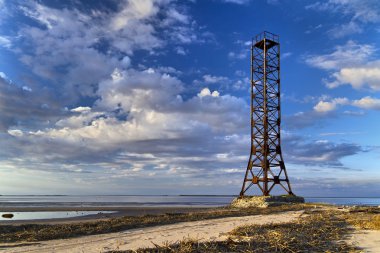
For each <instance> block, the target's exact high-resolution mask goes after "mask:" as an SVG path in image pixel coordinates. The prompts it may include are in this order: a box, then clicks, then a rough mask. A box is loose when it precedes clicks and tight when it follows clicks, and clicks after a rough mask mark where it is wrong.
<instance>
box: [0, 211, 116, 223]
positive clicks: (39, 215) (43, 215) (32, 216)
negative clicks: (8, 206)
mask: <svg viewBox="0 0 380 253" xmlns="http://www.w3.org/2000/svg"><path fill="white" fill-rule="evenodd" d="M9 213H11V214H13V218H4V217H3V214H9ZM109 213H115V212H113V211H66V212H62V211H59V212H0V221H11V220H42V219H43V220H45V219H62V218H73V217H81V216H86V215H94V214H109Z"/></svg>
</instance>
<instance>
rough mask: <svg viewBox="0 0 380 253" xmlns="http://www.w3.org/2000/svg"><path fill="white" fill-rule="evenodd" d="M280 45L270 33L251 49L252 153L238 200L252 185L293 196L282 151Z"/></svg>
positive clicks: (266, 33)
mask: <svg viewBox="0 0 380 253" xmlns="http://www.w3.org/2000/svg"><path fill="white" fill-rule="evenodd" d="M280 99H281V94H280V42H279V36H278V35H275V34H273V33H269V32H263V33H260V34H258V35H257V36H256V37H254V38H253V39H252V46H251V154H250V156H249V161H248V165H247V171H246V173H245V177H244V181H243V186H242V189H241V192H240V197H243V196H244V195H245V194H246V192H247V190H248V189H250V188H251V187H252V186H254V185H255V187H258V188H259V189H260V190H261V192H262V194H263V195H264V196H268V195H269V194H270V192H271V190H272V189H273V188H274V186H276V185H279V186H281V187H282V188H283V189H284V190H285V191H286V192H287V193H288V194H291V195H293V193H292V189H291V187H290V183H289V178H288V174H287V172H286V168H285V163H284V159H283V158H282V152H281V139H280V125H281V105H280Z"/></svg>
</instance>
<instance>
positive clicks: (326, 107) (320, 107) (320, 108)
mask: <svg viewBox="0 0 380 253" xmlns="http://www.w3.org/2000/svg"><path fill="white" fill-rule="evenodd" d="M348 103H349V100H348V99H347V98H334V99H333V100H331V101H319V102H318V104H316V105H315V106H314V110H315V111H317V112H320V113H325V112H330V111H334V110H335V109H336V108H337V106H338V105H346V104H348Z"/></svg>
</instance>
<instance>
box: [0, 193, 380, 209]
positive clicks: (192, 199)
mask: <svg viewBox="0 0 380 253" xmlns="http://www.w3.org/2000/svg"><path fill="white" fill-rule="evenodd" d="M233 198H234V196H205V195H203V196H202V195H201V196H200V195H180V196H171V195H169V196H167V195H165V196H157V195H155V196H149V195H101V196H95V195H59V196H56V195H19V196H16V195H4V196H0V209H1V208H2V207H60V206H72V207H78V206H79V207H87V206H88V207H92V206H96V207H103V206H104V207H112V206H126V207H128V206H131V207H132V206H223V205H226V204H229V203H230V202H231V200H232V199H233ZM305 200H306V202H318V203H329V204H336V205H369V206H380V198H347V197H345V198H316V197H310V198H308V197H306V198H305Z"/></svg>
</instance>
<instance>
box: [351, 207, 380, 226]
mask: <svg viewBox="0 0 380 253" xmlns="http://www.w3.org/2000/svg"><path fill="white" fill-rule="evenodd" d="M343 217H344V219H346V220H347V221H348V222H349V223H350V224H352V225H353V226H354V227H355V228H358V229H373V230H380V208H378V207H357V208H352V209H351V210H350V212H348V213H346V214H344V215H343Z"/></svg>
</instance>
